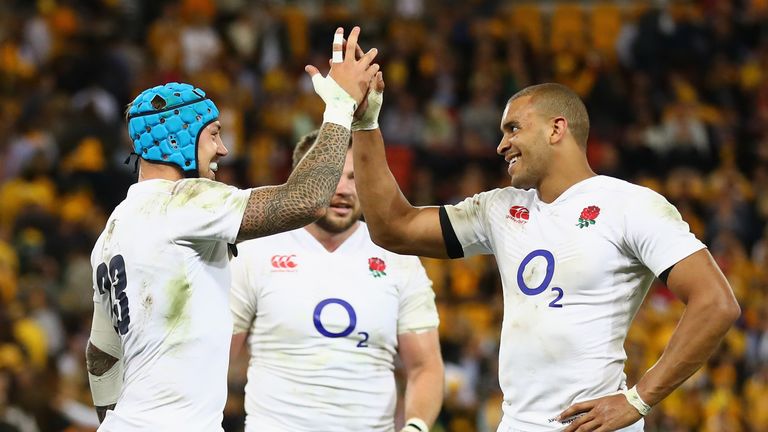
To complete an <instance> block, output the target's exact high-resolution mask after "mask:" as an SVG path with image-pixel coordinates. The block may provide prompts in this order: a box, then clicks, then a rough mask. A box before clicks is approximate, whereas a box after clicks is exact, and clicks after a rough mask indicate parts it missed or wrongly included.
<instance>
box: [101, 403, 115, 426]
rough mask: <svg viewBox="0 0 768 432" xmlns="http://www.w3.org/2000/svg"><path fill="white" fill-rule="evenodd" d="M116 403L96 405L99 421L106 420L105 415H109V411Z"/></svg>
mask: <svg viewBox="0 0 768 432" xmlns="http://www.w3.org/2000/svg"><path fill="white" fill-rule="evenodd" d="M115 405H116V404H112V405H107V406H97V407H96V415H97V416H99V423H101V422H103V421H104V417H106V416H107V411H109V410H114V409H115Z"/></svg>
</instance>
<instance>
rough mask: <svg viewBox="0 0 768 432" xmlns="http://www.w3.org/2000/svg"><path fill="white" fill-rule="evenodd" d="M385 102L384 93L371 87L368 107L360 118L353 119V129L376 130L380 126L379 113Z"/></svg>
mask: <svg viewBox="0 0 768 432" xmlns="http://www.w3.org/2000/svg"><path fill="white" fill-rule="evenodd" d="M383 102H384V93H383V92H381V93H380V92H377V91H376V90H373V89H371V91H369V92H368V108H367V109H366V110H365V112H364V113H363V115H362V116H361V117H360V118H359V119H354V120H353V121H352V130H353V131H361V130H366V131H367V130H374V129H378V128H379V113H380V112H381V105H382V103H383Z"/></svg>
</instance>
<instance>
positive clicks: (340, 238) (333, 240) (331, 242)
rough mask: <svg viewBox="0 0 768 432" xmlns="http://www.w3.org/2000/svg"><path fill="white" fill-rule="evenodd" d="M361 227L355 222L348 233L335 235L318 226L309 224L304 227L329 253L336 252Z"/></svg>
mask: <svg viewBox="0 0 768 432" xmlns="http://www.w3.org/2000/svg"><path fill="white" fill-rule="evenodd" d="M359 227H360V222H355V224H354V225H352V226H351V227H349V228H348V229H347V230H346V231H343V232H340V233H334V232H329V231H326V230H324V229H322V228H320V227H319V226H318V225H317V224H315V223H313V224H309V225H307V226H306V227H304V228H305V229H306V230H307V231H308V232H309V234H311V235H312V237H314V238H315V240H317V242H318V243H320V244H321V245H323V247H324V248H325V250H327V251H328V252H335V251H336V249H338V248H339V246H341V245H342V244H343V243H344V242H345V241H346V240H347V239H348V238H349V237H351V236H352V234H354V233H355V231H357V229H358V228H359Z"/></svg>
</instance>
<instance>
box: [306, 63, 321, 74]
mask: <svg viewBox="0 0 768 432" xmlns="http://www.w3.org/2000/svg"><path fill="white" fill-rule="evenodd" d="M304 71H305V72H306V73H308V74H309V76H310V77H314V76H315V75H317V74H319V73H320V71H319V70H317V68H316V67H314V66H312V65H306V66H304Z"/></svg>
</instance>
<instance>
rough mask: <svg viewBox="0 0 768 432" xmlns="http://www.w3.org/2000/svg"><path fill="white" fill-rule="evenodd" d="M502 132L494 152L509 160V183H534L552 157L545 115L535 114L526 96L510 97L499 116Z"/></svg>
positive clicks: (525, 185)
mask: <svg viewBox="0 0 768 432" xmlns="http://www.w3.org/2000/svg"><path fill="white" fill-rule="evenodd" d="M501 132H502V134H503V136H502V138H501V142H500V143H499V146H498V147H497V148H496V152H497V153H498V154H499V155H500V156H502V157H504V160H506V161H507V163H509V167H508V168H507V172H508V173H509V176H510V177H511V180H512V182H511V183H512V186H514V187H516V188H520V189H530V188H535V187H537V186H538V185H539V184H540V183H541V180H542V179H543V178H544V176H545V175H546V173H547V171H548V169H549V164H550V161H551V158H552V148H551V146H550V141H549V136H550V134H551V128H550V127H549V124H548V122H547V119H546V118H544V117H543V116H542V115H541V114H539V113H538V112H537V110H536V107H535V105H534V104H533V103H532V102H531V97H530V96H522V97H519V98H516V99H513V100H512V101H511V102H509V103H508V104H507V106H506V108H505V109H504V114H503V116H502V119H501Z"/></svg>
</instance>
